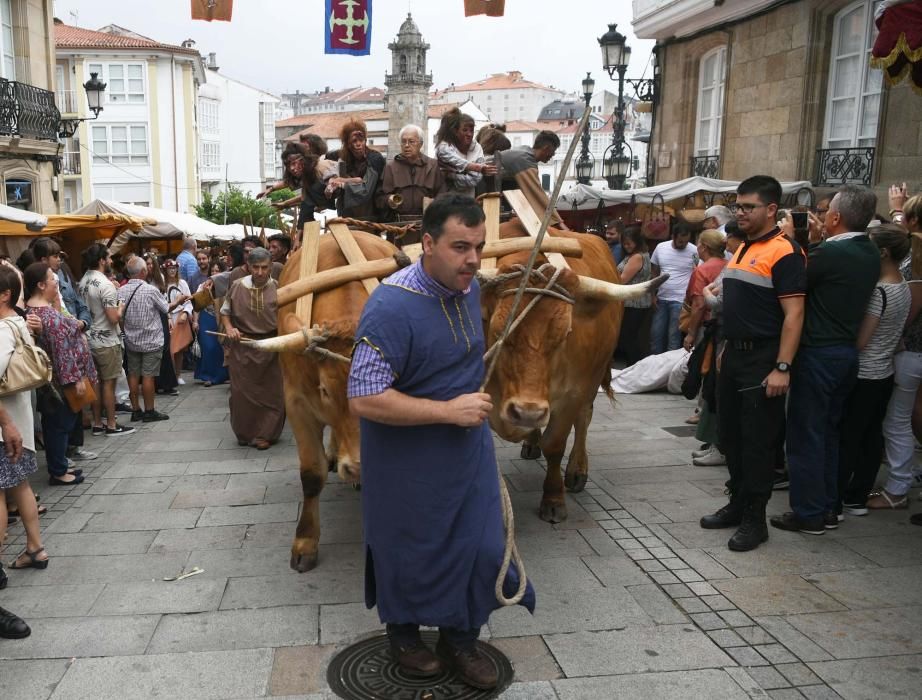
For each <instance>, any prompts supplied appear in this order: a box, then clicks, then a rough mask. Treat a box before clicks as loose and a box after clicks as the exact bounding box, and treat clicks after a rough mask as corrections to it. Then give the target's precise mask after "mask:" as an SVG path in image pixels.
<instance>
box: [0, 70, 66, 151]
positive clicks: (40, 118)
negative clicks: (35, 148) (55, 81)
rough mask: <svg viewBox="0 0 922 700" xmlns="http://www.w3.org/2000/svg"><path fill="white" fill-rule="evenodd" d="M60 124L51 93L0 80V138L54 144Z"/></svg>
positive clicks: (59, 114) (3, 79)
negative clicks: (34, 140)
mask: <svg viewBox="0 0 922 700" xmlns="http://www.w3.org/2000/svg"><path fill="white" fill-rule="evenodd" d="M60 121H61V113H60V112H59V111H58V108H57V107H56V106H55V103H54V93H53V92H50V91H48V90H42V89H41V88H37V87H35V86H34V85H27V84H25V83H18V82H16V81H15V80H6V79H5V78H0V136H20V137H23V138H27V139H39V140H43V141H57V139H58V125H59V123H60Z"/></svg>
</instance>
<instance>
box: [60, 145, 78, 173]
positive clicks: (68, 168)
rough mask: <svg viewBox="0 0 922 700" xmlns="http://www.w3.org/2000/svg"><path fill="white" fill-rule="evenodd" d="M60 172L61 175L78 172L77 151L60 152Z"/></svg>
mask: <svg viewBox="0 0 922 700" xmlns="http://www.w3.org/2000/svg"><path fill="white" fill-rule="evenodd" d="M61 173H62V174H63V175H79V174H80V153H79V151H64V153H62V154H61Z"/></svg>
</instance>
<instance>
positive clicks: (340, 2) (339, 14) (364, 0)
mask: <svg viewBox="0 0 922 700" xmlns="http://www.w3.org/2000/svg"><path fill="white" fill-rule="evenodd" d="M325 3H326V18H325V24H326V47H325V50H324V53H345V54H351V55H352V56H367V55H368V54H369V53H371V0H325Z"/></svg>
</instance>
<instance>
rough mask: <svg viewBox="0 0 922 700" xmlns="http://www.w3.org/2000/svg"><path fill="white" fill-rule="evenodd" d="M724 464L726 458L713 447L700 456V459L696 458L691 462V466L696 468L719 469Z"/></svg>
mask: <svg viewBox="0 0 922 700" xmlns="http://www.w3.org/2000/svg"><path fill="white" fill-rule="evenodd" d="M726 463H727V458H726V457H724V454H723V452H721V451H720V450H718V449H717V448H716V447H713V446H712V447H711V449H710V451H709V452H708V453H707V454H706V455H702V456H701V457H697V458H695V459H693V460H692V464H694V465H695V466H696V467H720V466H723V465H725V464H726Z"/></svg>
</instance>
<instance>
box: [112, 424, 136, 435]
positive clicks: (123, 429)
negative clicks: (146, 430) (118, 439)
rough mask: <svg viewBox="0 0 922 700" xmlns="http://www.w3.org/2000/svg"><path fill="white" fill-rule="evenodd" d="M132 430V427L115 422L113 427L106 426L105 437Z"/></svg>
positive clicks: (131, 431) (125, 433) (123, 433)
mask: <svg viewBox="0 0 922 700" xmlns="http://www.w3.org/2000/svg"><path fill="white" fill-rule="evenodd" d="M133 432H134V428H131V427H128V426H126V425H119V424H118V423H116V424H115V427H114V428H106V437H112V436H114V435H128V434H129V433H133Z"/></svg>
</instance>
